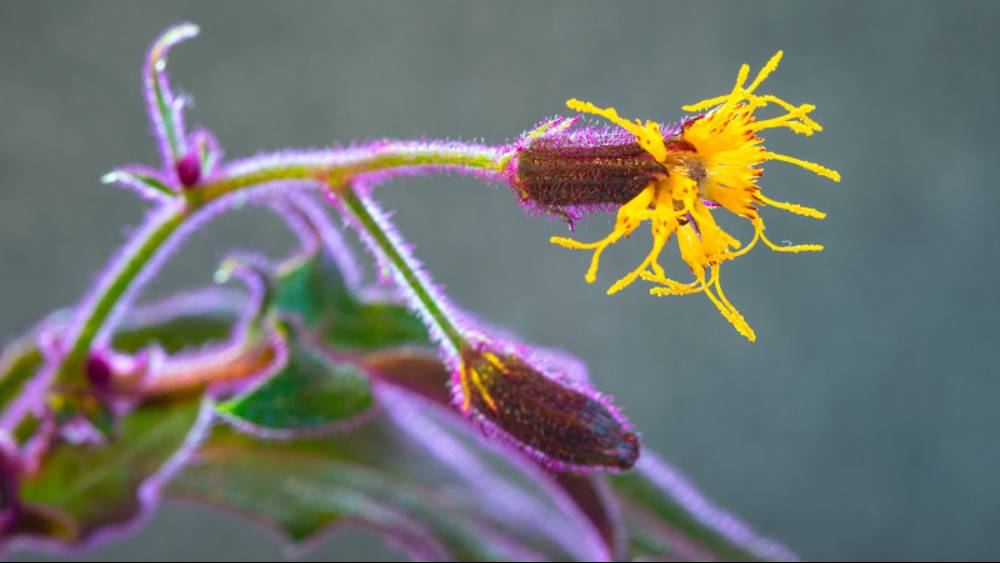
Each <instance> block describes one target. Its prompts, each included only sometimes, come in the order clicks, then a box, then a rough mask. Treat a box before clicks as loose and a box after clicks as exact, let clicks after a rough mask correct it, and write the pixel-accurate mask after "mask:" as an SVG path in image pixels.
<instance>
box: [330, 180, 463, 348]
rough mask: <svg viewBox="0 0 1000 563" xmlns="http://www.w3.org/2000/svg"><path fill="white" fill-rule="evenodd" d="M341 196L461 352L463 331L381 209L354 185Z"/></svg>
mask: <svg viewBox="0 0 1000 563" xmlns="http://www.w3.org/2000/svg"><path fill="white" fill-rule="evenodd" d="M337 197H338V198H339V199H340V202H341V203H342V204H343V205H344V207H345V208H346V209H347V210H348V211H349V212H350V213H351V214H352V215H353V216H354V219H355V220H356V225H357V227H358V228H359V229H360V230H361V231H362V235H363V236H366V237H368V238H369V239H370V243H371V244H372V245H373V246H374V247H375V248H376V250H377V251H378V252H379V253H380V254H381V255H382V256H384V257H385V258H386V260H388V261H389V264H391V265H392V267H393V268H394V269H395V270H396V273H397V275H398V277H399V283H400V285H402V286H404V287H406V288H407V289H408V290H409V291H410V293H411V294H412V296H413V298H414V299H416V301H417V302H419V305H420V308H421V310H422V311H423V312H425V313H426V315H424V316H425V318H426V320H428V321H429V322H431V323H433V325H434V328H436V329H437V331H438V332H439V334H440V335H441V336H443V338H444V339H445V340H447V343H448V344H450V345H451V346H452V347H453V348H454V349H455V351H456V352H460V351H461V350H462V348H463V347H464V346H465V345H466V339H465V337H464V336H462V331H461V330H459V328H458V325H457V323H456V322H455V320H454V319H452V317H451V315H449V314H448V312H447V308H446V305H445V304H444V302H443V300H442V299H441V298H439V297H437V296H436V294H435V291H434V290H433V288H432V286H431V282H430V280H429V279H427V277H426V275H425V274H424V273H423V272H422V271H421V270H420V269H419V268H418V267H417V266H416V264H414V263H413V260H412V258H410V257H409V253H408V252H407V251H406V250H405V248H403V246H402V241H399V240H397V239H398V237H397V236H395V233H393V232H391V231H390V230H388V228H387V226H386V225H385V221H384V219H383V216H382V212H381V210H380V209H379V208H378V207H377V206H376V205H375V203H374V202H372V201H371V200H370V199H368V198H366V197H364V196H362V195H359V194H358V193H357V191H356V189H355V188H353V187H350V186H345V187H343V188H342V189H340V190H338V191H337Z"/></svg>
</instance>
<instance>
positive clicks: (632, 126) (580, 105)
mask: <svg viewBox="0 0 1000 563" xmlns="http://www.w3.org/2000/svg"><path fill="white" fill-rule="evenodd" d="M566 107H568V108H569V109H571V110H573V111H578V112H581V113H590V114H593V115H599V116H601V117H603V118H604V119H607V120H608V121H610V122H612V123H614V124H616V125H618V126H620V127H621V128H622V129H625V130H626V131H628V132H629V133H631V134H633V135H635V138H636V140H637V141H639V144H640V145H642V147H643V148H644V149H645V150H646V151H647V152H648V153H649V154H651V155H653V158H655V159H656V161H657V162H663V161H664V160H666V158H667V147H666V145H665V144H664V143H663V133H662V132H660V126H659V125H658V124H657V123H656V122H655V121H646V124H645V125H643V123H642V122H641V121H639V120H638V119H636V120H635V122H632V121H629V120H627V119H625V118H623V117H621V116H620V115H618V112H617V111H616V110H615V108H599V107H597V106H595V105H594V104H592V103H590V102H584V101H581V100H577V99H576V98H573V99H571V100H568V101H567V102H566Z"/></svg>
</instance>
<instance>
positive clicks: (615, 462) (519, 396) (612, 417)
mask: <svg viewBox="0 0 1000 563" xmlns="http://www.w3.org/2000/svg"><path fill="white" fill-rule="evenodd" d="M462 366H463V369H462V374H461V379H462V382H463V390H464V391H465V394H466V403H467V405H468V409H471V410H473V411H475V412H476V413H477V414H478V415H479V418H480V419H481V420H482V421H483V422H484V424H485V425H486V427H487V429H491V428H493V429H496V430H498V431H499V432H501V433H502V434H504V435H506V436H507V437H508V438H509V439H510V440H511V441H512V442H514V443H515V444H516V445H519V446H521V447H522V448H524V449H525V450H526V451H527V452H528V453H530V454H532V455H534V456H535V457H536V458H537V459H538V460H539V461H541V462H543V463H545V464H547V465H549V466H550V467H552V468H553V469H557V470H560V469H569V470H580V469H583V470H586V469H628V468H630V467H632V465H634V464H635V462H636V460H637V459H638V458H639V440H638V438H637V437H636V435H635V434H633V433H632V432H630V431H629V428H628V425H627V423H626V422H625V421H624V418H623V417H622V416H621V414H620V413H618V412H617V411H616V410H615V409H614V407H612V406H610V405H609V404H608V403H607V401H606V400H605V399H604V398H602V397H600V396H599V395H597V394H596V393H595V392H593V391H589V390H582V389H578V388H576V387H575V386H571V385H567V384H563V383H561V382H559V381H557V380H555V379H553V378H551V377H549V376H547V375H545V374H543V373H541V372H540V371H539V370H538V369H536V368H535V367H534V366H532V365H531V364H529V363H528V362H527V361H526V360H524V359H522V358H521V357H519V356H517V355H514V354H501V353H497V352H491V351H489V350H486V349H478V350H465V351H463V353H462Z"/></svg>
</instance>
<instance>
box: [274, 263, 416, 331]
mask: <svg viewBox="0 0 1000 563" xmlns="http://www.w3.org/2000/svg"><path fill="white" fill-rule="evenodd" d="M275 293H276V296H275V304H276V306H277V308H278V309H279V310H280V311H282V312H288V313H295V314H298V315H299V316H300V317H301V318H302V320H303V322H304V323H305V325H306V326H307V327H309V328H311V329H313V330H314V331H316V332H318V333H319V334H321V335H322V337H323V340H324V341H325V342H326V343H327V344H329V345H331V346H334V347H337V348H341V349H354V350H373V349H377V348H384V347H389V346H399V345H404V344H414V345H417V344H429V343H430V339H429V336H428V334H427V329H426V328H425V327H424V325H423V323H421V322H420V320H419V319H418V318H417V317H415V316H413V314H412V313H410V311H409V310H407V309H406V307H403V306H402V305H399V304H396V303H392V302H388V301H364V300H361V299H359V298H358V297H357V296H356V295H355V294H354V292H353V291H352V290H351V288H349V287H348V286H347V285H346V284H344V282H343V278H342V277H341V275H340V273H339V272H338V271H337V269H336V266H335V265H334V264H333V262H332V261H331V260H330V259H329V258H328V257H327V255H326V254H325V253H323V252H316V253H314V254H311V255H306V256H304V257H302V258H299V259H298V260H295V261H293V262H291V263H289V264H287V265H286V266H285V268H283V271H282V272H280V274H279V275H278V279H277V281H276V289H275Z"/></svg>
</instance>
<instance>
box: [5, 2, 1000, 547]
mask: <svg viewBox="0 0 1000 563" xmlns="http://www.w3.org/2000/svg"><path fill="white" fill-rule="evenodd" d="M181 20H192V21H194V22H196V23H199V24H200V25H201V26H202V32H203V35H202V37H201V38H199V39H197V40H196V41H194V42H193V43H190V44H186V45H184V46H182V47H180V48H179V49H178V50H177V51H176V52H175V54H174V56H173V57H172V58H171V61H170V62H171V70H172V72H173V77H174V80H175V84H176V85H177V86H178V87H179V88H180V89H183V90H185V91H188V92H191V93H192V94H193V95H194V96H195V99H196V102H197V105H196V107H195V110H194V112H193V114H192V116H191V120H192V121H193V122H196V123H203V124H205V125H208V126H210V127H212V128H214V130H215V131H216V132H217V134H218V135H219V137H220V139H221V140H222V143H223V144H224V145H225V147H226V150H227V154H228V155H230V156H241V155H247V154H251V153H254V152H255V151H259V150H270V149H276V148H281V147H289V146H294V147H304V146H323V145H329V144H332V143H348V142H350V141H351V140H360V139H367V138H378V137H383V136H387V137H417V136H420V135H427V136H429V137H443V138H465V139H468V138H471V137H475V138H482V139H485V140H486V141H488V142H500V141H503V140H505V139H508V138H511V137H513V136H515V135H517V134H519V133H520V132H521V131H522V130H523V129H525V128H527V127H530V126H531V125H533V124H534V123H536V122H537V121H538V120H540V119H541V118H543V117H546V116H549V115H552V114H555V113H558V112H562V111H563V105H562V104H563V102H564V100H566V99H567V98H569V97H579V98H582V99H585V100H593V101H595V102H597V103H599V104H613V105H615V106H616V107H618V108H619V110H621V111H622V112H623V113H625V114H627V115H629V116H640V117H644V118H646V117H650V118H654V119H662V120H671V119H675V118H676V117H678V116H679V115H680V110H679V106H680V105H681V104H682V103H686V102H691V101H695V100H698V99H701V98H704V97H707V96H713V95H717V94H719V93H722V92H723V91H724V90H726V89H728V88H729V87H730V86H731V84H732V80H733V79H734V77H735V73H736V70H737V69H738V66H739V64H740V63H742V62H748V63H750V64H751V65H752V66H753V67H754V68H755V69H756V68H758V67H759V66H760V65H761V64H763V62H764V61H766V60H767V58H768V57H769V56H770V55H771V54H772V53H773V52H774V51H776V50H777V49H784V50H785V52H786V56H785V60H784V63H783V64H782V67H781V68H780V69H779V71H778V73H777V74H776V75H774V76H773V77H772V78H771V79H770V80H769V86H770V88H769V89H770V90H772V91H774V92H776V93H778V94H780V95H782V96H784V97H786V98H787V99H789V100H792V101H796V102H802V101H808V102H812V103H815V104H816V105H817V106H818V107H819V109H818V111H817V112H816V114H815V115H816V116H817V118H818V119H819V121H820V122H821V123H823V124H824V125H825V126H826V131H825V132H824V133H822V134H820V135H818V136H816V137H814V138H812V139H803V138H797V137H793V136H791V135H785V134H781V133H779V134H775V135H772V136H771V137H770V139H771V140H770V142H769V144H770V145H772V146H773V147H774V148H775V149H776V150H780V151H782V152H787V153H790V154H794V155H797V156H800V157H803V158H807V159H810V160H816V161H819V162H822V163H824V164H827V165H829V166H831V167H833V168H836V169H839V170H840V171H841V173H842V174H843V177H844V181H843V183H841V184H839V185H837V184H832V183H830V182H828V181H825V180H822V179H819V178H816V177H813V176H812V175H810V174H808V173H806V172H804V171H801V170H798V169H794V168H792V167H790V166H784V165H782V164H780V163H776V164H774V165H772V166H769V167H768V172H767V177H766V182H765V187H766V189H767V190H768V193H770V194H771V195H772V197H776V198H777V199H788V200H791V201H796V202H801V203H804V204H806V205H812V206H815V207H818V208H820V209H824V210H826V211H828V212H829V218H828V219H827V220H826V221H822V222H815V221H811V220H808V219H803V218H799V217H795V216H791V215H788V214H783V213H782V212H778V211H770V212H768V213H767V214H766V217H767V219H768V226H769V231H768V232H769V233H770V234H771V235H772V236H773V238H774V239H775V240H779V241H780V240H790V241H794V242H797V243H798V242H809V241H819V242H822V243H824V244H826V245H827V250H826V252H824V253H822V254H819V255H797V256H786V255H774V254H770V253H768V252H767V251H765V250H764V249H763V248H761V249H758V250H757V251H756V252H754V253H753V254H752V255H751V256H749V257H747V258H744V259H741V260H739V261H737V262H735V263H732V264H731V265H729V266H728V267H727V268H726V269H725V279H724V282H725V284H726V288H727V292H728V295H729V297H730V298H731V299H732V300H733V301H734V303H736V304H737V306H738V307H739V308H740V309H741V311H742V312H743V314H744V315H745V316H746V317H747V318H748V319H749V320H750V321H751V323H752V324H753V326H754V327H755V328H756V330H757V333H758V336H759V341H758V342H757V343H756V344H753V345H751V344H748V343H747V342H745V341H744V340H743V339H742V338H741V337H740V336H738V335H737V334H736V333H735V332H734V331H733V330H732V329H731V328H730V327H729V326H728V324H726V322H725V321H724V320H723V319H722V318H721V317H720V316H719V315H718V314H717V313H716V312H715V309H714V308H713V306H712V305H711V304H710V303H709V302H708V301H707V300H706V299H704V298H701V297H687V298H672V299H661V300H653V299H652V298H651V297H649V296H647V295H646V292H645V291H644V290H643V289H642V288H641V286H639V285H637V286H636V287H634V288H631V289H630V290H629V291H626V292H623V293H622V294H619V295H617V296H615V297H613V298H608V297H606V296H605V295H604V291H603V290H604V289H605V288H606V287H607V285H609V284H610V283H611V282H612V281H613V280H614V279H616V278H617V277H618V275H621V273H624V272H625V271H626V268H631V267H632V266H633V265H634V264H635V263H636V262H637V261H638V260H639V259H641V256H643V255H645V252H646V250H647V248H648V242H647V241H646V240H645V239H644V238H643V237H638V240H636V241H632V242H631V243H629V244H624V245H620V247H616V248H614V249H613V252H610V253H609V254H608V255H607V258H606V261H605V263H604V264H603V268H602V272H601V277H600V279H599V283H600V284H601V286H600V287H598V286H597V285H595V286H587V285H586V284H584V283H583V279H582V278H583V273H584V270H585V268H586V262H587V256H585V255H584V253H579V252H570V251H567V250H563V249H560V248H557V247H554V246H551V245H549V244H548V243H547V242H546V241H547V239H548V237H549V236H551V235H553V234H562V233H563V232H564V226H562V225H560V224H558V223H555V222H547V221H544V220H542V221H534V220H531V219H530V218H528V217H526V216H525V215H523V214H522V213H521V211H520V210H519V209H518V208H517V206H516V205H514V203H513V198H512V196H511V194H510V193H509V192H508V191H507V190H506V189H504V188H495V187H484V186H483V185H482V184H480V183H479V182H477V181H475V180H471V179H462V178H454V177H448V178H433V179H412V180H405V181H400V182H395V183H392V184H389V185H386V186H384V187H383V188H381V191H380V196H381V199H382V200H383V201H384V202H385V204H386V205H387V206H388V207H389V208H393V209H398V210H399V213H398V215H397V219H398V223H399V226H400V228H401V230H402V232H403V234H404V235H405V236H407V237H408V238H409V239H410V240H411V241H412V242H414V243H415V244H416V246H417V252H418V255H419V256H420V257H421V258H422V259H423V260H425V261H426V263H427V264H428V265H429V266H430V267H431V269H432V270H433V272H434V274H435V276H436V278H437V279H438V280H439V281H440V282H442V283H443V284H445V285H447V286H448V289H449V291H450V293H451V295H452V296H453V297H454V298H455V300H456V301H457V302H459V303H460V304H462V305H465V306H467V307H469V308H471V309H473V310H475V311H477V312H479V313H481V314H482V315H483V316H484V317H485V318H488V319H491V320H493V321H495V322H497V323H499V324H502V325H506V326H509V327H512V328H515V329H517V330H519V331H520V332H521V333H522V334H523V335H524V336H525V337H526V338H527V339H529V340H531V341H534V342H538V343H540V344H544V345H548V346H557V347H562V348H565V349H567V350H569V351H571V352H574V353H576V354H578V355H580V356H581V357H582V358H584V359H585V360H586V362H587V363H588V364H589V365H590V367H591V369H592V373H593V377H594V379H595V380H596V382H597V384H598V385H599V387H600V388H602V389H604V390H606V391H608V392H610V393H612V394H613V395H614V396H615V397H616V398H617V400H618V402H619V403H620V404H621V405H623V406H624V407H625V409H626V410H627V412H628V414H629V415H630V416H631V418H632V420H633V421H634V422H635V424H636V426H637V427H638V428H640V429H641V430H642V432H643V437H644V439H645V443H646V445H647V447H649V448H652V449H655V450H657V451H659V452H661V453H662V454H663V455H664V456H665V457H667V458H668V459H669V460H670V461H672V462H673V463H675V464H676V465H678V466H679V467H680V468H682V469H683V470H684V471H685V472H687V473H688V474H689V475H690V476H691V477H692V478H693V479H694V480H695V481H696V482H697V483H698V484H700V486H701V487H702V488H703V490H704V491H705V492H706V493H707V494H708V495H710V496H711V497H712V498H714V499H716V500H717V501H718V502H719V503H720V504H722V505H723V506H726V507H728V508H730V509H732V510H733V511H734V512H735V513H736V514H738V515H740V516H741V517H743V518H745V519H746V520H747V521H748V522H749V523H751V524H752V525H753V526H754V527H756V528H757V529H758V530H760V531H762V532H764V533H767V534H770V535H773V536H775V537H778V538H781V539H783V540H784V541H786V542H787V543H788V545H789V546H790V547H791V548H793V549H794V550H796V551H797V552H798V553H800V554H801V555H802V556H803V557H805V558H808V559H822V558H846V559H862V558H876V559H890V558H904V559H938V558H941V559H965V558H973V559H986V558H997V557H1000V536H998V534H1000V480H998V475H1000V444H998V440H997V430H998V429H1000V409H998V408H997V398H998V394H1000V374H998V373H997V368H996V367H995V366H996V359H995V357H996V353H997V350H998V345H1000V338H998V334H1000V330H998V328H997V326H996V316H997V313H998V311H1000V291H998V290H997V279H998V274H1000V265H998V262H997V258H998V252H997V250H996V249H995V247H994V244H995V241H996V240H997V238H998V237H1000V217H998V212H1000V188H998V186H997V185H996V169H995V167H996V166H997V156H998V154H1000V152H998V144H1000V143H998V142H997V139H996V135H997V127H998V126H1000V120H998V119H997V118H998V115H997V113H998V112H997V105H998V104H997V91H998V90H1000V76H998V62H1000V60H998V55H1000V39H998V38H997V37H998V33H997V28H998V26H1000V4H996V3H985V2H984V3H972V2H969V3H937V4H925V3H919V2H910V1H906V2H883V3H874V4H869V3H862V2H852V3H816V2H813V3H804V2H803V3H800V2H779V3H773V2H772V3H695V2H683V3H680V2H677V3H673V2H672V3H666V2H660V3H606V4H604V3H602V4H598V3H580V2H572V3H570V2H565V3H548V2H546V3H536V2H502V3H501V2H497V3H491V4H485V3H459V2H420V3H402V2H398V3H395V2H392V3H385V2H366V3H294V4H280V5H279V4H259V3H252V2H239V3H227V2H212V3H196V2H191V3H188V2H172V3H169V4H162V3H156V4H154V3H148V2H130V3H77V2H72V3H70V2H59V3H55V2H53V3H48V2H47V3H34V2H31V3H29V2H23V3H19V2H5V3H2V4H0V202H2V203H0V269H2V272H3V274H2V278H0V279H2V281H0V284H2V288H3V292H2V293H0V310H2V313H3V314H2V315H0V337H2V338H3V339H8V338H11V337H14V336H15V335H17V334H19V333H20V332H21V331H23V330H24V329H26V328H27V327H29V326H30V325H31V324H32V323H34V322H35V321H36V320H38V319H39V318H40V317H42V316H43V315H44V314H45V313H46V311H49V310H50V309H52V308H55V307H57V306H61V305H66V304H70V303H72V302H74V301H75V300H76V299H77V298H78V297H79V296H80V295H81V293H82V292H83V291H84V289H85V288H86V287H88V285H89V284H90V283H91V282H92V280H93V276H94V274H95V272H97V271H98V269H100V268H101V267H102V265H103V264H104V263H105V261H106V260H107V259H108V257H109V255H110V254H111V253H112V252H113V251H114V249H115V248H116V247H117V246H118V245H119V244H120V243H121V242H122V240H123V236H124V232H125V231H127V230H128V227H129V226H134V225H135V224H136V223H137V222H138V221H139V219H140V217H141V214H142V211H143V208H144V205H143V204H142V203H140V202H139V201H137V199H136V198H135V197H133V196H132V195H130V194H128V193H125V192H120V191H117V190H115V189H113V188H110V187H107V186H102V185H101V184H100V183H99V182H98V178H99V177H100V176H101V174H102V173H104V172H105V171H107V170H109V169H111V168H112V167H114V166H116V165H118V164H121V163H127V162H149V163H153V162H155V160H154V158H155V152H154V149H153V145H152V143H151V141H150V139H149V137H148V135H147V125H146V122H145V116H144V113H143V106H142V102H141V99H140V91H139V68H140V63H141V57H142V54H143V52H144V50H145V48H146V46H147V44H148V43H149V41H150V40H151V39H152V38H153V37H154V36H155V35H156V34H157V33H158V32H159V31H160V30H161V29H163V28H164V27H165V26H166V25H168V24H171V23H175V22H178V21H181ZM610 223H611V217H609V216H603V215H602V216H596V217H594V218H592V219H591V220H590V221H589V222H588V223H587V224H584V225H582V227H581V229H580V231H581V232H580V237H581V238H584V239H593V238H596V237H599V236H603V234H604V233H605V232H606V231H607V229H608V228H609V225H610ZM740 228H742V227H740ZM740 228H737V231H738V232H740V233H745V232H746V231H745V229H744V230H739V229H740ZM291 242H292V239H291V237H290V236H289V235H288V234H287V233H286V231H285V229H284V227H283V226H282V225H281V224H280V223H278V221H277V220H276V219H274V218H273V217H271V216H270V215H269V214H268V213H266V212H264V211H259V210H258V211H254V210H248V211H245V212H240V213H237V214H234V215H230V216H227V217H224V218H222V219H221V220H219V221H218V222H216V223H213V224H212V225H211V226H210V227H209V228H208V229H206V230H204V231H203V232H201V233H199V234H198V235H196V236H195V237H194V240H193V241H192V242H191V243H190V244H188V246H187V247H186V248H184V249H183V251H182V252H181V253H180V254H179V255H178V256H177V257H176V259H175V260H174V261H173V262H171V263H170V265H169V266H168V267H167V268H166V269H165V270H164V271H163V273H162V275H161V276H160V279H158V280H157V282H156V283H155V284H154V286H153V287H152V288H150V290H149V292H147V295H162V294H164V293H165V292H167V291H169V290H172V289H177V288H182V287H191V286H196V285H201V284H204V283H208V282H209V281H210V276H211V272H212V271H213V269H214V267H215V265H216V264H217V262H218V260H219V259H220V258H221V257H222V255H223V254H224V253H225V251H226V250H227V249H228V248H230V247H232V246H234V245H236V246H241V247H246V246H248V245H251V244H252V245H255V246H259V247H260V248H263V249H265V250H267V251H268V252H269V253H271V254H273V255H275V256H277V255H280V254H281V253H282V252H283V251H284V250H286V249H287V248H288V247H289V244H291ZM678 267H679V266H677V265H675V268H678ZM284 555H285V554H284V553H283V551H282V549H281V547H280V544H279V542H278V541H277V540H276V539H275V538H274V537H273V536H271V535H269V534H266V533H262V532H261V531H260V530H259V529H257V528H254V527H251V526H250V525H249V524H245V523H243V522H242V521H239V520H237V519H236V518H235V517H234V516H231V515H227V514H217V513H214V512H209V511H207V510H205V509H202V508H197V507H191V506H186V505H167V506H165V507H164V508H163V509H162V510H161V511H160V512H159V513H158V515H157V516H156V517H155V518H154V519H153V520H152V522H150V523H149V525H148V526H147V527H146V528H145V529H144V530H143V531H142V532H140V533H139V534H137V535H135V536H133V537H131V538H128V539H126V540H124V541H121V542H118V543H115V544H112V545H107V546H104V547H101V548H99V549H97V550H96V551H94V552H91V553H89V554H88V557H93V558H95V559H104V560H111V559H128V558H139V559H146V558H171V559H191V558H202V557H204V558H209V559H229V558H250V559H269V558H274V557H282V556H284ZM27 556H29V557H35V555H27ZM400 556H401V554H400V553H398V552H396V551H395V550H393V549H392V548H390V547H386V546H384V545H383V544H382V542H381V540H380V539H378V538H377V537H376V536H374V535H373V534H371V533H368V532H364V531H362V530H358V529H354V528H347V529H343V530H340V531H338V532H337V533H335V534H333V535H332V536H331V537H330V538H329V539H328V540H327V541H324V542H323V543H322V545H321V547H320V549H319V550H318V551H316V552H315V553H313V554H312V555H310V557H315V558H338V559H345V560H346V559H353V558H361V559H373V558H375V559H377V558H385V557H400Z"/></svg>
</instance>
